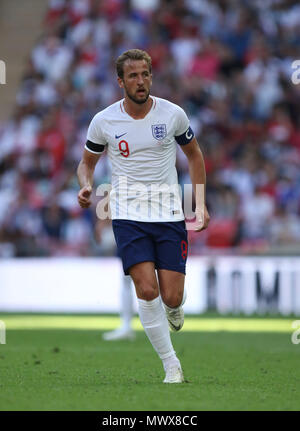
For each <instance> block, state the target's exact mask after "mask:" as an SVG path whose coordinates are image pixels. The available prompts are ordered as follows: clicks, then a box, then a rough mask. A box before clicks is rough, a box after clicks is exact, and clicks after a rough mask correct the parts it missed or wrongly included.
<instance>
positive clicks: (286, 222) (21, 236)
mask: <svg viewBox="0 0 300 431" xmlns="http://www.w3.org/2000/svg"><path fill="white" fill-rule="evenodd" d="M299 44H300V5H299V3H298V2H297V1H294V0H267V1H264V2H260V1H259V0H252V1H250V0H249V1H244V2H237V1H234V0H232V1H225V0H214V1H208V0H185V1H181V0H179V1H167V0H147V1H145V0H132V1H127V0H111V1H109V2H107V1H102V0H49V4H48V10H47V13H46V16H45V18H44V22H43V33H42V34H41V35H40V37H39V38H38V40H37V41H36V44H35V45H34V47H33V49H32V52H31V55H30V56H29V58H28V60H27V62H26V66H24V73H23V77H22V81H21V84H20V87H19V89H18V92H17V97H16V104H15V108H14V113H13V115H12V117H11V118H10V119H9V121H7V122H6V123H3V124H2V126H1V129H0V255H1V256H2V257H10V256H17V257H18V256H62V255H68V256H70V255H71V256H72V255H80V256H88V255H107V254H110V253H112V254H113V253H114V251H113V247H112V242H113V237H112V235H111V233H110V227H109V226H108V225H107V223H105V222H102V221H98V220H97V219H96V213H95V206H96V204H97V202H98V201H97V198H96V197H95V198H94V206H93V207H92V208H90V209H89V210H85V211H82V210H81V209H80V208H79V206H78V204H77V191H78V184H77V180H76V167H77V163H78V161H79V159H80V157H81V153H82V150H83V146H84V143H85V137H86V131H87V127H88V124H89V122H90V120H91V118H92V116H93V115H94V114H95V113H96V112H98V111H99V110H101V109H103V108H105V107H106V106H108V105H109V104H111V103H113V102H114V101H116V100H118V99H119V98H121V97H122V93H121V92H120V90H119V88H118V86H117V83H116V78H115V71H114V60H115V59H116V58H117V56H118V55H119V54H120V53H122V52H123V51H125V50H126V49H129V48H133V47H137V48H141V49H145V50H146V51H148V52H149V54H150V55H151V56H152V58H153V73H154V76H155V79H154V84H153V89H152V94H153V95H156V96H158V97H162V98H166V99H169V100H171V101H173V102H175V103H177V104H179V105H180V106H182V107H183V108H184V109H185V110H186V112H187V113H188V115H189V117H190V119H191V124H192V127H193V129H194V131H195V132H196V135H197V138H198V142H199V143H200V145H201V148H202V149H203V152H204V155H205V162H206V169H207V178H208V182H207V199H208V207H209V210H210V213H211V218H212V222H211V225H210V226H209V228H208V229H207V231H205V232H204V233H203V234H200V235H198V234H197V235H196V234H194V233H193V232H190V244H191V247H190V253H191V254H200V253H204V252H205V253H209V252H214V251H215V250H220V249H222V252H225V253H226V252H230V253H245V254H249V253H278V254H279V253H292V254H295V253H298V254H299V250H300V169H299V165H300V116H299V107H300V85H295V84H293V83H292V80H291V75H292V73H293V69H292V66H291V65H292V62H293V60H296V59H300V53H299V48H298V47H299ZM177 167H178V173H179V182H180V184H181V185H183V184H185V183H189V182H190V179H189V174H188V171H187V162H186V160H185V156H184V155H183V153H182V152H180V150H178V160H177ZM109 175H110V167H109V164H108V162H107V160H106V157H105V156H104V157H103V159H101V162H100V163H99V164H98V166H97V171H96V177H95V184H101V183H106V182H109Z"/></svg>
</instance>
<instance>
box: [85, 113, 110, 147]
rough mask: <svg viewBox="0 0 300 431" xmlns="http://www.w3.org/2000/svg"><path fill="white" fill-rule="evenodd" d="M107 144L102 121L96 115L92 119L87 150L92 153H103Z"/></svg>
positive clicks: (88, 132) (86, 145)
mask: <svg viewBox="0 0 300 431" xmlns="http://www.w3.org/2000/svg"><path fill="white" fill-rule="evenodd" d="M106 145H107V142H106V141H105V138H104V136H103V131H102V129H101V119H100V118H99V115H98V114H96V115H95V116H94V118H93V119H92V121H91V123H90V125H89V128H88V131H87V142H86V144H85V148H86V149H87V150H89V151H91V152H92V153H102V152H103V151H104V149H105V146H106Z"/></svg>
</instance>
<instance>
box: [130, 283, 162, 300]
mask: <svg viewBox="0 0 300 431" xmlns="http://www.w3.org/2000/svg"><path fill="white" fill-rule="evenodd" d="M135 286H136V290H137V293H138V296H139V297H140V298H141V299H144V300H145V301H152V299H154V298H156V297H157V294H158V291H157V286H156V285H155V284H153V283H151V282H147V281H146V280H140V281H139V282H136V283H135Z"/></svg>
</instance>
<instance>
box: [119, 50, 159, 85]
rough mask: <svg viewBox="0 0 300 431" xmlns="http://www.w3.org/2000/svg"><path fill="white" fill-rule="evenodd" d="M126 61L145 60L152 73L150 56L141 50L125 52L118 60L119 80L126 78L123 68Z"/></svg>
mask: <svg viewBox="0 0 300 431" xmlns="http://www.w3.org/2000/svg"><path fill="white" fill-rule="evenodd" d="M126 60H145V61H146V62H147V64H148V67H149V72H150V73H152V60H151V57H150V55H149V54H147V52H146V51H142V50H141V49H130V50H129V51H125V52H123V54H121V55H120V56H119V57H118V58H117V61H116V69H117V75H118V77H119V78H121V79H123V77H124V69H123V67H124V63H125V61H126Z"/></svg>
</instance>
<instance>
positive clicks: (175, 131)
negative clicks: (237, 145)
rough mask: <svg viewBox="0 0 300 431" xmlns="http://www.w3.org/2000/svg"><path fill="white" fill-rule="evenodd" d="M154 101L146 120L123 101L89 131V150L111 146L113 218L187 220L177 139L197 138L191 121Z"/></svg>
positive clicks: (105, 112)
mask: <svg viewBox="0 0 300 431" xmlns="http://www.w3.org/2000/svg"><path fill="white" fill-rule="evenodd" d="M151 98H152V100H153V103H152V107H151V109H150V111H149V112H148V114H147V115H146V116H145V117H144V118H143V119H138V120H136V119H134V118H132V117H131V116H130V115H128V114H127V113H126V111H125V109H124V99H122V100H121V101H118V102H116V103H114V104H112V105H110V106H109V107H108V108H106V109H104V110H103V111H101V112H99V113H98V114H96V115H95V116H94V118H93V119H92V121H91V123H90V126H89V129H88V133H87V140H88V142H87V144H86V146H85V148H86V149H87V150H89V151H91V152H93V153H96V154H99V153H101V152H102V151H103V146H106V147H107V154H108V157H109V159H110V162H111V166H112V181H111V182H112V189H111V192H110V207H111V215H112V219H127V220H137V221H147V222H169V221H180V220H184V214H183V211H182V204H181V193H180V188H179V186H178V178H177V171H176V167H175V163H176V146H177V142H176V140H175V137H177V136H181V135H183V134H184V133H186V137H187V138H192V137H193V135H192V132H189V130H190V129H189V120H188V118H187V115H186V114H185V112H184V111H183V109H182V108H180V107H179V106H178V105H175V104H174V103H171V102H169V101H167V100H165V99H161V98H158V97H153V96H151ZM190 140H191V139H189V140H188V141H187V142H189V141H190ZM187 142H185V143H187Z"/></svg>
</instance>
